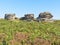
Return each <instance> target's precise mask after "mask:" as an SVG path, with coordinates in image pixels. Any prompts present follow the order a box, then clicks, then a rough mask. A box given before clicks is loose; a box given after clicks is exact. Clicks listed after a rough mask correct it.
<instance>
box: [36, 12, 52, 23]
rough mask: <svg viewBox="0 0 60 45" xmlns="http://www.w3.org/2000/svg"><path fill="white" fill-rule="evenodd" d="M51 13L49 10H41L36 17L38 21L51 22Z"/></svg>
mask: <svg viewBox="0 0 60 45" xmlns="http://www.w3.org/2000/svg"><path fill="white" fill-rule="evenodd" d="M52 17H53V16H52V14H51V13H50V12H43V13H40V14H39V16H38V17H37V20H38V21H45V22H52V21H53V20H51V18H52Z"/></svg>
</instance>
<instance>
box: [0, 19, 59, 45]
mask: <svg viewBox="0 0 60 45" xmlns="http://www.w3.org/2000/svg"><path fill="white" fill-rule="evenodd" d="M16 32H23V33H28V34H29V36H30V37H29V39H30V40H31V41H33V40H34V38H36V37H41V38H43V39H45V40H49V41H50V42H51V45H60V21H55V22H53V23H49V22H42V23H41V22H34V21H32V22H27V21H21V20H20V21H19V20H17V21H16V20H15V21H8V20H3V19H1V20H0V45H4V44H5V45H9V41H10V40H12V39H13V38H14V34H15V33H16ZM23 42H24V40H23ZM23 44H24V43H23ZM23 44H22V45H23Z"/></svg>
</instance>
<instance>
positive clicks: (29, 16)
mask: <svg viewBox="0 0 60 45" xmlns="http://www.w3.org/2000/svg"><path fill="white" fill-rule="evenodd" d="M20 19H21V20H27V21H31V20H34V14H25V16H24V17H22V18H20Z"/></svg>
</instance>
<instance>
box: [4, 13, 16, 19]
mask: <svg viewBox="0 0 60 45" xmlns="http://www.w3.org/2000/svg"><path fill="white" fill-rule="evenodd" d="M15 18H16V17H15V14H5V19H7V20H15Z"/></svg>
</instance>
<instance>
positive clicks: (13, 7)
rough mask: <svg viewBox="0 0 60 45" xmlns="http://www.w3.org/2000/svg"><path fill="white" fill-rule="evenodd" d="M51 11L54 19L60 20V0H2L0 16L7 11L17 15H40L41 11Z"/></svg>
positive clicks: (0, 2) (0, 0) (2, 16)
mask: <svg viewBox="0 0 60 45" xmlns="http://www.w3.org/2000/svg"><path fill="white" fill-rule="evenodd" d="M45 11H46V12H50V13H51V14H52V15H53V19H59V20H60V0H0V18H4V16H5V14H6V13H8V14H9V13H11V14H13V13H15V14H16V16H17V17H19V18H20V17H23V16H24V15H25V14H34V17H35V18H36V17H38V15H39V13H41V12H45Z"/></svg>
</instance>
